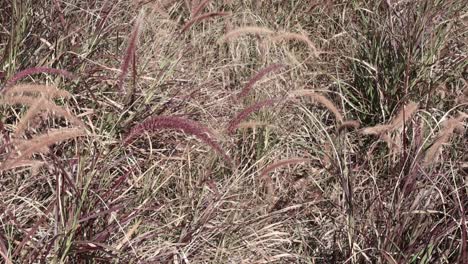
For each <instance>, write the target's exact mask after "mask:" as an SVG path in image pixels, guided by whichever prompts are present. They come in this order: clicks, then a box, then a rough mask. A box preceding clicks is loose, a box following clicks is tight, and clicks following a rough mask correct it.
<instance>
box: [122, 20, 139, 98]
mask: <svg viewBox="0 0 468 264" xmlns="http://www.w3.org/2000/svg"><path fill="white" fill-rule="evenodd" d="M142 20H143V15H142V13H141V14H140V16H139V17H138V18H137V20H136V21H135V24H134V25H133V29H132V33H131V34H130V39H129V41H128V46H127V49H126V50H125V55H124V58H123V60H122V64H121V65H120V74H119V76H118V78H117V87H118V88H119V90H120V92H124V89H123V82H124V80H125V77H126V76H127V74H128V68H129V67H130V62H131V61H132V60H133V58H134V57H135V52H136V46H137V42H138V36H139V34H140V25H141V23H142Z"/></svg>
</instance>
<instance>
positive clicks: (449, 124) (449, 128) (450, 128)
mask: <svg viewBox="0 0 468 264" xmlns="http://www.w3.org/2000/svg"><path fill="white" fill-rule="evenodd" d="M465 118H468V115H467V114H465V113H460V114H459V116H458V117H456V118H451V119H448V120H446V121H445V122H444V128H443V129H442V130H441V131H440V133H439V135H438V137H437V139H436V141H435V142H434V143H433V144H432V146H431V147H430V148H429V149H428V150H427V151H426V155H425V157H424V162H423V165H424V166H428V165H430V164H431V163H432V162H433V161H434V160H435V158H436V156H437V154H438V152H439V150H440V148H441V147H442V145H443V144H445V143H447V142H448V141H449V140H450V138H451V137H452V135H453V134H454V133H456V132H459V131H461V130H463V121H464V120H465Z"/></svg>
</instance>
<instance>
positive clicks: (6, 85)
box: [4, 67, 75, 92]
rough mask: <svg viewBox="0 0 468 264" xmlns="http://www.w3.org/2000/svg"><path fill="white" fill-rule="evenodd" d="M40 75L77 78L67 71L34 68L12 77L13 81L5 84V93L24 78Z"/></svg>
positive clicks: (10, 80)
mask: <svg viewBox="0 0 468 264" xmlns="http://www.w3.org/2000/svg"><path fill="white" fill-rule="evenodd" d="M38 73H52V74H58V75H61V76H63V77H66V78H69V79H73V78H75V76H74V75H73V74H72V73H71V72H68V71H66V70H60V69H54V68H49V67H33V68H29V69H26V70H23V71H20V72H18V73H17V74H15V75H14V76H13V77H11V79H9V80H8V81H7V82H6V84H5V90H4V92H6V91H7V89H8V88H9V87H11V86H12V85H13V84H15V83H16V82H17V81H19V80H21V79H23V78H24V77H26V76H29V75H32V74H38Z"/></svg>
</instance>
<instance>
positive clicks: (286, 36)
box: [273, 32, 319, 57]
mask: <svg viewBox="0 0 468 264" xmlns="http://www.w3.org/2000/svg"><path fill="white" fill-rule="evenodd" d="M281 40H297V41H301V42H303V43H305V44H306V45H307V46H308V47H309V49H310V50H311V51H312V54H313V55H314V57H319V52H318V50H317V48H316V47H315V44H314V43H313V42H312V41H311V40H310V39H309V37H307V36H306V35H304V34H298V33H291V32H280V33H278V34H277V35H275V36H274V37H273V41H281Z"/></svg>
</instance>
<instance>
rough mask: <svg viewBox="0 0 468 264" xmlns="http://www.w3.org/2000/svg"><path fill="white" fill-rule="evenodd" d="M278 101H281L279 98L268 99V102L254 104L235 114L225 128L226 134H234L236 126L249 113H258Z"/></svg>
mask: <svg viewBox="0 0 468 264" xmlns="http://www.w3.org/2000/svg"><path fill="white" fill-rule="evenodd" d="M280 100H281V98H273V99H268V100H264V101H260V102H257V103H255V104H253V105H251V106H249V107H247V108H245V109H244V110H242V111H241V112H240V113H239V114H237V116H236V117H234V118H233V119H231V121H230V122H229V124H228V125H227V127H226V129H227V131H228V133H230V134H232V133H233V132H234V130H235V129H236V128H237V126H238V125H239V123H240V122H242V121H243V120H245V119H246V118H247V117H248V116H249V115H250V114H251V113H253V112H256V111H258V110H260V109H262V108H263V107H267V106H271V105H273V104H275V103H276V102H278V101H280Z"/></svg>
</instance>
